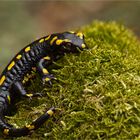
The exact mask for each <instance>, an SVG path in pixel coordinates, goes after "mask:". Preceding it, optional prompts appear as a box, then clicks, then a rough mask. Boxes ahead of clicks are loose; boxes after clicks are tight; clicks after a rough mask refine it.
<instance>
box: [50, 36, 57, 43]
mask: <svg viewBox="0 0 140 140" xmlns="http://www.w3.org/2000/svg"><path fill="white" fill-rule="evenodd" d="M56 39H57V36H55V37H54V38H53V39H52V40H51V42H50V44H51V45H52V44H53V42H54V41H55V40H56Z"/></svg>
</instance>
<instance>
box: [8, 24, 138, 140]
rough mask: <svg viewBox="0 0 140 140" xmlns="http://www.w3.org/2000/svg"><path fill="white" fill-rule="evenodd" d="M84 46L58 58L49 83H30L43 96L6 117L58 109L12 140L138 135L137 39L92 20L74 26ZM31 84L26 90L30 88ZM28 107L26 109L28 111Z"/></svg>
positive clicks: (17, 119) (19, 120)
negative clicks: (46, 118)
mask: <svg viewBox="0 0 140 140" xmlns="http://www.w3.org/2000/svg"><path fill="white" fill-rule="evenodd" d="M80 30H81V31H82V32H83V33H84V34H85V36H86V43H87V45H88V46H89V48H90V49H89V50H86V51H83V52H81V53H80V54H79V55H75V54H69V55H66V56H65V57H63V58H62V59H61V60H59V61H58V62H57V63H56V64H55V67H56V68H57V69H52V71H51V72H52V73H53V74H54V75H55V76H56V78H57V79H58V80H57V81H53V87H52V88H50V87H45V88H44V89H43V90H41V89H42V84H41V82H40V81H39V82H36V83H35V84H33V87H31V88H30V89H29V90H30V91H32V90H33V91H34V92H35V91H37V89H36V87H38V88H39V90H38V91H40V92H44V94H45V97H39V98H34V99H33V100H32V101H31V102H30V104H29V101H27V100H25V101H21V102H19V103H18V106H19V111H18V113H17V114H16V115H15V116H14V117H11V119H10V122H11V123H14V124H15V123H16V124H18V125H19V126H21V125H24V124H25V122H28V123H29V122H30V121H31V120H32V119H35V118H36V117H37V116H40V114H42V113H43V111H44V110H45V109H48V108H50V107H51V106H56V107H58V108H61V111H58V112H57V113H56V115H55V116H54V117H52V119H50V120H49V121H48V122H46V124H44V125H43V126H42V127H41V128H40V129H38V130H36V131H35V132H34V133H32V135H31V136H27V137H22V138H16V139H15V140H26V139H28V140H31V139H34V140H38V139H39V140H45V139H48V140H52V139H56V140H57V139H58V140H71V139H80V140H83V139H84V140H89V139H112V140H114V139H117V140H118V139H139V138H140V63H139V62H140V44H139V42H138V41H137V38H136V37H135V36H134V35H133V33H132V32H131V31H129V30H128V29H126V28H125V27H124V26H123V25H120V24H117V23H115V22H109V23H104V22H93V23H92V24H90V25H88V26H86V27H83V28H81V29H80ZM31 89H32V90H31ZM29 112H30V113H29Z"/></svg>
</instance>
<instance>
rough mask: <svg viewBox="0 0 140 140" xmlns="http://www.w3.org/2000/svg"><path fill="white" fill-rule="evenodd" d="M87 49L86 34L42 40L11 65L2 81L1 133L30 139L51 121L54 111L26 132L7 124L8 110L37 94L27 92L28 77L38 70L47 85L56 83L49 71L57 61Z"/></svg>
mask: <svg viewBox="0 0 140 140" xmlns="http://www.w3.org/2000/svg"><path fill="white" fill-rule="evenodd" d="M86 47H87V46H86V45H85V42H84V36H83V34H82V33H74V32H64V33H56V34H52V35H49V36H45V37H42V38H40V39H38V40H36V41H34V42H33V43H31V44H29V45H28V46H26V47H25V48H23V49H22V50H21V51H20V52H19V53H18V54H17V55H16V56H15V57H14V58H13V59H12V60H11V62H10V63H9V64H8V66H7V67H6V68H5V70H4V71H3V72H2V74H1V77H0V130H1V131H2V133H3V134H4V135H6V136H10V137H20V136H25V135H28V134H29V133H30V132H31V131H33V130H35V129H37V128H39V127H40V126H41V125H42V124H43V123H44V122H45V121H46V120H48V119H49V118H50V117H51V116H52V115H53V113H54V112H55V111H56V108H54V107H52V108H50V109H49V110H48V111H47V112H45V113H44V114H43V115H41V116H40V117H39V118H38V119H36V120H35V121H33V122H32V123H31V124H30V125H26V126H24V127H23V128H14V127H12V125H10V124H8V123H7V122H5V120H4V116H5V115H7V113H8V109H9V108H10V106H11V105H13V103H14V100H15V98H17V97H18V96H21V97H29V98H31V97H32V96H36V95H37V94H36V93H34V94H28V93H27V92H26V90H25V88H24V84H23V80H24V77H25V76H26V75H27V74H28V73H29V75H30V72H31V71H32V69H33V68H36V71H37V72H38V73H39V74H40V75H41V77H42V81H43V83H45V82H49V83H50V84H51V80H52V79H55V77H54V76H53V75H52V74H49V73H48V71H47V69H46V67H48V66H49V65H51V64H52V62H54V61H57V60H58V59H60V58H61V57H62V56H64V55H65V53H79V52H80V51H82V50H83V49H85V48H86Z"/></svg>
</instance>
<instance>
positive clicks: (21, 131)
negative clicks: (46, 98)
mask: <svg viewBox="0 0 140 140" xmlns="http://www.w3.org/2000/svg"><path fill="white" fill-rule="evenodd" d="M55 111H56V109H55V108H54V107H52V108H50V109H49V110H48V111H47V112H46V113H44V114H43V115H41V116H40V117H39V118H37V119H36V120H35V121H33V122H32V123H31V124H30V125H26V126H24V127H23V128H14V127H12V126H11V125H10V124H7V123H6V122H5V121H4V120H3V117H1V116H0V129H1V130H2V132H3V134H4V135H5V136H8V137H20V136H26V135H28V134H29V133H30V132H31V131H33V130H36V129H37V128H39V127H40V126H41V125H42V124H43V123H44V122H45V121H47V120H48V119H49V118H50V117H51V116H52V115H53V114H54V113H55Z"/></svg>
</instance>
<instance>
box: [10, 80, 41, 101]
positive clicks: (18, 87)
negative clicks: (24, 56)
mask: <svg viewBox="0 0 140 140" xmlns="http://www.w3.org/2000/svg"><path fill="white" fill-rule="evenodd" d="M11 91H12V92H13V93H14V94H15V95H16V96H18V95H19V96H21V97H27V98H30V99H31V98H32V97H34V96H41V93H28V92H27V91H26V90H25V88H24V86H23V84H22V83H21V82H20V81H16V82H15V83H13V84H12V86H11Z"/></svg>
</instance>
